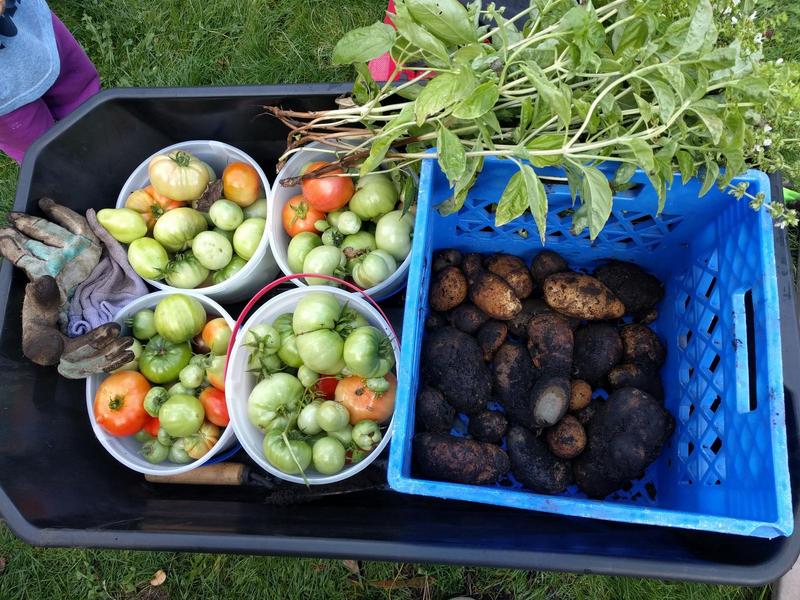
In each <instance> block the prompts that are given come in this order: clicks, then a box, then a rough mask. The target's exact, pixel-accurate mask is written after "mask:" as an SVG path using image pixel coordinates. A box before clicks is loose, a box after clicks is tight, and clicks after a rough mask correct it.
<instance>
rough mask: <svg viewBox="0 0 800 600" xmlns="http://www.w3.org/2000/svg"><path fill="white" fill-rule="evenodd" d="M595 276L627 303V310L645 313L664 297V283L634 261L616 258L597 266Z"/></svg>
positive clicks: (633, 312)
mask: <svg viewBox="0 0 800 600" xmlns="http://www.w3.org/2000/svg"><path fill="white" fill-rule="evenodd" d="M594 276H595V277H596V278H597V279H599V280H600V281H602V282H603V283H604V284H605V285H606V287H608V289H610V290H611V291H612V293H613V294H614V295H615V296H616V297H617V298H619V299H620V300H621V301H622V303H623V304H624V305H625V312H628V313H631V314H633V315H638V314H639V313H645V312H647V311H648V310H650V309H651V308H653V307H654V306H655V305H656V304H658V303H659V302H661V299H662V298H663V297H664V285H663V284H662V283H661V281H659V280H658V278H656V277H654V276H653V275H650V273H648V272H646V271H645V270H643V269H642V268H641V267H640V266H638V265H635V264H633V263H629V262H624V261H619V260H614V261H611V262H609V263H607V264H605V265H602V266H599V267H597V269H595V272H594Z"/></svg>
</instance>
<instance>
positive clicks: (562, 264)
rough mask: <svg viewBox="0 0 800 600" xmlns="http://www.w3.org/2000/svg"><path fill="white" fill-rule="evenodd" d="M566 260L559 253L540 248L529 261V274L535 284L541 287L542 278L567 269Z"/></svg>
mask: <svg viewBox="0 0 800 600" xmlns="http://www.w3.org/2000/svg"><path fill="white" fill-rule="evenodd" d="M568 270H569V267H568V266H567V261H565V260H564V259H563V258H562V257H561V255H560V254H558V253H557V252H553V251H552V250H542V251H541V252H539V254H537V255H536V256H535V257H534V258H533V262H532V263H531V276H533V281H534V282H535V283H536V285H537V286H538V287H539V288H541V287H542V285H543V284H544V280H545V279H547V278H548V277H550V275H553V274H554V273H560V272H561V271H568Z"/></svg>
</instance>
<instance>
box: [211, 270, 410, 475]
mask: <svg viewBox="0 0 800 600" xmlns="http://www.w3.org/2000/svg"><path fill="white" fill-rule="evenodd" d="M311 292H327V293H329V294H333V295H334V296H336V298H337V300H339V303H340V304H342V305H344V303H345V302H347V303H348V306H349V307H351V308H354V309H355V310H357V311H358V312H359V313H361V315H362V316H363V317H364V318H365V319H366V320H367V321H368V322H369V324H370V325H373V326H375V327H377V328H378V329H380V330H381V331H383V332H384V333H385V334H386V335H387V336H389V339H390V340H391V342H392V349H393V350H394V357H395V364H399V363H400V345H399V343H398V340H397V337H396V336H395V335H394V333H393V331H392V328H391V326H390V325H389V324H388V323H387V322H386V321H385V320H384V318H383V317H382V316H381V314H380V313H379V312H378V311H377V310H376V309H375V308H374V307H373V306H372V305H371V304H370V303H369V302H368V301H367V300H365V299H364V298H363V297H362V296H361V295H360V294H354V293H351V292H347V291H345V290H342V289H339V288H335V287H329V286H322V285H312V286H306V287H302V288H300V289H296V290H289V291H286V292H283V293H282V294H280V295H278V296H275V297H274V298H272V299H271V300H269V301H268V302H266V303H265V304H263V305H262V306H261V307H260V308H259V309H258V310H256V311H255V312H254V313H253V314H252V316H251V317H250V318H249V319H248V320H247V321H246V322H245V323H244V325H243V326H242V328H241V329H240V330H239V332H238V333H237V335H236V340H235V342H234V345H233V350H232V351H231V353H230V355H229V357H228V372H227V374H226V376H225V397H226V399H227V402H228V413H229V414H230V417H231V424H232V425H233V429H234V431H235V432H236V437H237V439H238V440H239V443H240V444H241V445H242V448H244V450H245V451H246V452H247V454H249V455H250V458H252V459H253V460H254V461H255V462H256V463H257V464H258V465H259V466H260V467H261V468H263V469H264V470H265V471H267V472H268V473H270V474H272V475H274V476H275V477H278V478H280V479H284V480H286V481H291V482H293V483H305V480H304V479H303V477H302V476H299V475H288V474H286V473H284V472H282V471H280V470H278V469H276V468H275V467H273V466H272V465H271V464H270V463H269V462H268V461H267V459H266V458H265V457H264V450H263V441H264V433H263V432H262V431H261V430H260V429H258V428H257V427H256V426H255V425H253V424H252V423H251V422H250V419H248V418H247V399H248V397H249V396H250V392H251V391H252V390H253V388H254V387H255V385H256V378H255V376H254V375H253V374H251V373H249V372H248V370H247V358H248V356H249V351H248V349H247V348H245V347H244V344H243V340H244V339H245V336H246V335H247V331H248V330H249V329H250V328H251V327H253V326H254V325H258V324H260V323H269V324H271V323H272V322H273V321H274V320H275V319H277V318H278V317H279V316H280V315H282V314H284V313H290V312H294V309H295V306H297V303H298V302H299V301H300V299H301V298H302V297H303V296H304V295H306V294H309V293H311ZM393 431H394V415H392V419H391V421H389V425H388V427H387V429H386V431H385V433H384V436H383V439H382V440H381V441H380V443H379V444H378V446H377V447H376V448H375V449H374V450H373V451H372V452H370V453H369V454H368V455H367V457H366V458H364V460H362V461H361V462H358V463H356V464H353V465H350V466H347V467H345V468H344V469H342V470H341V471H339V472H338V473H336V474H335V475H322V474H320V473H318V472H317V471H316V470H314V468H313V466H311V467H309V468H308V469H307V471H306V479H307V480H308V483H309V484H312V485H323V484H326V483H334V482H336V481H341V480H343V479H347V478H348V477H351V476H353V475H355V474H356V473H358V472H360V471H362V470H364V469H365V468H366V467H367V466H368V465H369V464H370V463H371V462H372V461H374V460H375V459H376V458H377V457H378V455H379V454H380V453H381V452H382V451H383V449H384V448H385V447H386V445H387V444H388V443H389V439H390V438H391V437H392V432H393Z"/></svg>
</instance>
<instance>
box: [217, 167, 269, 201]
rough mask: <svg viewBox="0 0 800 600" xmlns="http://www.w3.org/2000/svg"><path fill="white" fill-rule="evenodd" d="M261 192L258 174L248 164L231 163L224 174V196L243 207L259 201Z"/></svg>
mask: <svg viewBox="0 0 800 600" xmlns="http://www.w3.org/2000/svg"><path fill="white" fill-rule="evenodd" d="M260 190H261V181H260V180H259V178H258V172H257V171H256V170H255V169H254V168H253V167H251V166H250V165H248V164H247V163H242V162H235V163H231V164H229V165H228V166H227V167H225V170H224V171H223V172H222V194H223V195H224V196H225V198H227V199H228V200H231V201H232V202H236V204H238V205H239V206H241V207H245V206H250V205H251V204H252V203H253V202H255V201H256V200H258V193H259V191H260Z"/></svg>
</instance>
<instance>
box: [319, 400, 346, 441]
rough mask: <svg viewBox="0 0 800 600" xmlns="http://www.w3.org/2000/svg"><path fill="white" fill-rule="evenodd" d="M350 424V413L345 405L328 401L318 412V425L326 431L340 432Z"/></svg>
mask: <svg viewBox="0 0 800 600" xmlns="http://www.w3.org/2000/svg"><path fill="white" fill-rule="evenodd" d="M349 423H350V413H349V412H347V408H346V407H345V406H344V404H341V403H339V402H336V401H335V400H326V401H325V402H323V403H322V405H321V406H320V407H319V409H318V410H317V424H318V425H319V426H320V427H322V428H323V429H324V430H325V431H327V432H329V433H330V432H331V431H340V430H342V429H344V428H345V427H347V425H348V424H349Z"/></svg>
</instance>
